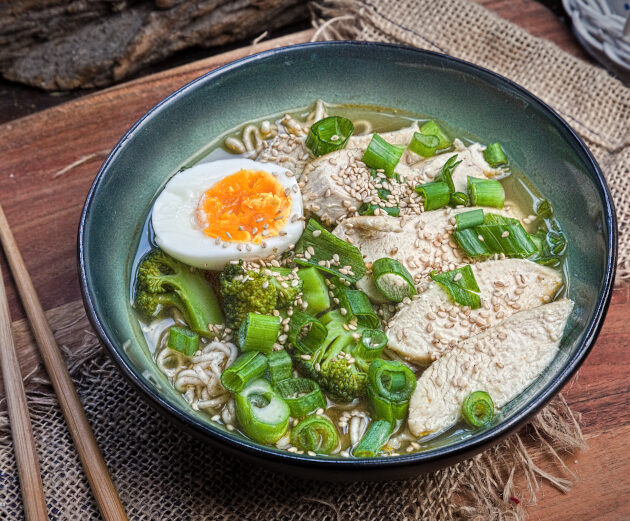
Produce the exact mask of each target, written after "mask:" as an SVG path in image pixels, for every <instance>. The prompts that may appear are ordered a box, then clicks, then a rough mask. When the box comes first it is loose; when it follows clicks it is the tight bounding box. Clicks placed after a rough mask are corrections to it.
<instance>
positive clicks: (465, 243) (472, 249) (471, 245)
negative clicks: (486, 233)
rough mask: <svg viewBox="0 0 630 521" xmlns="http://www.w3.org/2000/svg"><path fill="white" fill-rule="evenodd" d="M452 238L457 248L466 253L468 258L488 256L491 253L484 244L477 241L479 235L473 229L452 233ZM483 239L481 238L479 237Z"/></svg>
mask: <svg viewBox="0 0 630 521" xmlns="http://www.w3.org/2000/svg"><path fill="white" fill-rule="evenodd" d="M453 237H454V238H455V240H456V241H457V244H459V247H460V248H461V249H462V250H464V251H465V252H466V255H468V256H469V257H470V258H474V257H481V256H483V255H490V253H492V252H491V251H490V250H489V249H488V247H487V246H486V244H485V243H484V242H483V241H482V240H480V239H479V237H480V235H479V234H478V233H477V232H476V231H475V228H466V229H465V230H461V231H454V232H453ZM481 237H482V238H483V236H481Z"/></svg>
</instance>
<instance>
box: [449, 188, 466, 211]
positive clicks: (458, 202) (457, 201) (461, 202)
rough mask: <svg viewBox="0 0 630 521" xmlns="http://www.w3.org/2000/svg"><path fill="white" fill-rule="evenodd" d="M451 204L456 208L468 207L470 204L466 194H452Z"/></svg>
mask: <svg viewBox="0 0 630 521" xmlns="http://www.w3.org/2000/svg"><path fill="white" fill-rule="evenodd" d="M449 204H450V205H451V206H452V207H454V208H456V207H458V206H466V205H467V204H468V196H467V195H466V194H465V193H464V192H455V193H452V194H451V199H450V201H449Z"/></svg>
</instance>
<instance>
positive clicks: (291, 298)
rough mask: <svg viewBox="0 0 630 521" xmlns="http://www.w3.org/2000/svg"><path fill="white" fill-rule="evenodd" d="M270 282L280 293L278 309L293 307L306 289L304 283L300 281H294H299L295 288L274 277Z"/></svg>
mask: <svg viewBox="0 0 630 521" xmlns="http://www.w3.org/2000/svg"><path fill="white" fill-rule="evenodd" d="M270 280H271V283H272V284H273V285H274V286H275V287H276V290H277V292H278V308H281V309H284V308H287V307H289V306H292V305H293V303H294V302H295V299H296V298H297V296H298V295H299V294H300V293H301V292H302V288H303V287H304V283H303V282H302V281H301V280H299V279H294V280H297V284H296V285H295V286H293V285H291V283H290V282H287V281H283V280H278V278H276V277H275V276H273V275H272V276H271V277H270Z"/></svg>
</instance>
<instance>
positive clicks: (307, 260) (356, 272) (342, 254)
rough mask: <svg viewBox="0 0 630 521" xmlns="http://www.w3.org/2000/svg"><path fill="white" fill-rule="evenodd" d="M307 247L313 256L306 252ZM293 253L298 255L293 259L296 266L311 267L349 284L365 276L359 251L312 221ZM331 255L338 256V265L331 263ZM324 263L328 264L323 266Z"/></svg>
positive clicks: (363, 264)
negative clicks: (342, 279) (338, 277)
mask: <svg viewBox="0 0 630 521" xmlns="http://www.w3.org/2000/svg"><path fill="white" fill-rule="evenodd" d="M309 247H311V248H312V250H311V251H313V252H314V253H313V254H311V253H310V252H309V251H308V248H309ZM295 253H296V254H297V255H298V256H296V257H295V263H296V264H299V265H301V266H313V267H314V268H317V269H318V270H320V271H325V272H327V273H332V274H333V275H337V276H340V277H343V278H345V279H347V280H349V281H351V282H356V281H357V280H359V279H361V278H362V277H363V276H364V275H365V263H364V262H363V256H362V255H361V252H360V251H359V249H358V248H357V247H356V246H352V245H351V244H348V243H347V242H345V241H343V240H341V239H340V238H339V237H336V236H335V235H333V234H332V233H330V232H329V231H328V230H326V228H324V227H323V226H321V225H320V224H318V223H317V222H316V221H315V220H313V219H310V220H309V221H308V223H307V225H306V228H305V229H304V232H303V233H302V236H301V237H300V240H299V241H298V242H297V244H296V245H295ZM333 255H337V256H338V258H339V261H338V263H333ZM326 261H328V262H329V264H323V263H324V262H326ZM320 262H322V264H320ZM347 267H349V268H350V271H348V269H347ZM341 270H343V272H342V271H341Z"/></svg>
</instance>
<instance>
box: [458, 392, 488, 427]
mask: <svg viewBox="0 0 630 521" xmlns="http://www.w3.org/2000/svg"><path fill="white" fill-rule="evenodd" d="M462 416H463V417H464V420H465V421H466V423H467V424H468V425H470V426H471V427H483V426H484V425H487V424H488V423H490V422H491V421H492V418H493V417H494V402H493V401H492V398H490V395H489V394H488V393H487V392H485V391H475V392H474V393H471V394H469V395H468V396H467V397H466V398H465V400H464V403H462Z"/></svg>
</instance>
